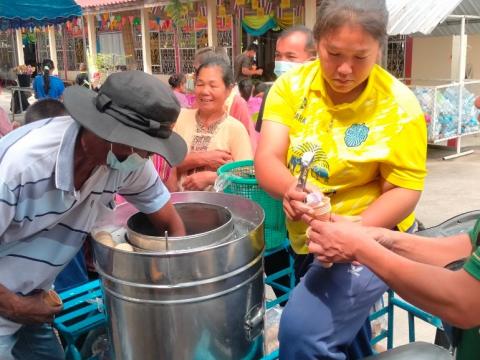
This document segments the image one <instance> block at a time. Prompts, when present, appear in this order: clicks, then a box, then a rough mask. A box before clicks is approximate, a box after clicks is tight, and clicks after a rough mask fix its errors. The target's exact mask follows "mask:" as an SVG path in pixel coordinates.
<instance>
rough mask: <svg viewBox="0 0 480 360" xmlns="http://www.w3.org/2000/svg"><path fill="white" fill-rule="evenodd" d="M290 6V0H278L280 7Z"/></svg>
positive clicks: (286, 7)
mask: <svg viewBox="0 0 480 360" xmlns="http://www.w3.org/2000/svg"><path fill="white" fill-rule="evenodd" d="M288 8H290V0H280V9H288Z"/></svg>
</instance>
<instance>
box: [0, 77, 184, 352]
mask: <svg viewBox="0 0 480 360" xmlns="http://www.w3.org/2000/svg"><path fill="white" fill-rule="evenodd" d="M64 103H65V106H66V108H67V110H68V111H69V113H70V115H71V116H63V117H55V118H49V119H43V120H39V121H36V122H34V123H31V124H28V125H25V126H23V127H21V128H19V129H17V130H15V131H13V132H11V133H10V134H9V135H8V136H5V137H3V138H2V139H1V140H0V214H1V215H2V216H0V359H2V360H4V359H27V358H28V359H30V358H32V356H33V358H39V359H63V358H64V354H63V350H62V348H61V346H60V344H59V342H58V340H57V338H56V337H55V334H54V332H53V331H52V328H51V326H50V325H49V324H48V323H51V321H52V319H53V316H54V314H56V313H58V312H59V311H61V306H52V305H48V304H47V302H45V301H44V294H45V291H47V290H48V289H50V288H51V286H52V283H53V281H54V279H55V277H56V276H57V274H58V273H59V272H60V271H61V270H62V269H63V268H64V267H65V266H66V265H67V264H68V263H69V261H70V260H71V259H72V258H73V257H74V256H75V254H76V253H78V251H79V249H80V248H81V246H82V244H83V241H84V239H85V238H86V236H87V234H88V233H89V232H90V230H91V228H92V227H93V225H94V223H95V221H96V220H97V219H99V218H101V217H102V215H104V214H108V213H109V212H110V211H111V209H112V208H113V206H112V204H113V198H114V195H115V194H116V193H118V194H121V195H122V196H123V197H125V198H126V199H127V201H129V202H131V203H132V204H133V205H134V206H135V207H136V208H137V209H138V210H140V211H142V212H144V213H146V214H147V216H148V217H149V219H150V221H151V222H152V224H153V225H154V226H155V227H157V228H158V229H161V230H162V231H164V230H167V231H168V232H169V234H170V235H172V236H175V235H182V234H184V233H185V229H184V225H183V222H182V221H181V219H180V217H179V216H178V213H177V212H176V211H175V208H174V207H173V205H172V203H171V202H170V194H169V192H168V191H167V189H166V188H165V186H164V185H163V184H162V182H161V181H160V180H159V178H158V175H157V173H156V171H155V169H154V167H153V164H152V162H151V161H148V156H149V154H151V153H157V154H159V155H161V156H162V157H164V158H165V159H166V161H168V162H169V163H170V165H172V166H174V165H176V164H177V163H179V162H180V161H182V160H183V158H184V156H185V154H186V152H187V147H186V144H185V142H184V141H183V140H182V139H181V138H180V136H178V135H177V134H175V133H173V132H172V130H171V129H172V127H173V125H174V124H175V121H176V119H177V116H178V114H179V111H180V106H179V104H178V102H177V100H176V98H175V95H173V93H172V92H171V90H170V89H169V87H168V86H166V85H164V84H163V83H161V82H160V81H159V80H157V79H156V78H154V77H153V76H151V75H147V74H145V73H143V72H140V71H127V72H121V73H116V74H113V75H111V76H110V77H109V78H108V79H107V80H106V82H105V84H104V85H103V86H102V88H101V90H100V92H99V93H98V94H97V93H95V92H93V91H90V90H88V89H86V88H84V87H80V86H73V87H70V88H68V89H67V90H66V91H65V93H64Z"/></svg>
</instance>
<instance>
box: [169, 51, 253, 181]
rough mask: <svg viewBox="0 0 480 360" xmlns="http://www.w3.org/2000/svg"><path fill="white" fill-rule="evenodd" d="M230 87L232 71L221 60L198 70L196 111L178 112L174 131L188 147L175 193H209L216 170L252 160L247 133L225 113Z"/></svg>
mask: <svg viewBox="0 0 480 360" xmlns="http://www.w3.org/2000/svg"><path fill="white" fill-rule="evenodd" d="M232 87H233V75H232V70H231V69H230V67H229V66H228V64H227V63H226V62H225V61H223V60H222V59H219V58H216V59H215V58H214V59H210V60H208V61H206V62H204V63H203V64H201V65H200V66H199V67H198V69H197V71H196V78H195V96H196V99H197V104H198V108H197V109H182V111H181V112H180V115H179V117H178V119H177V123H176V124H175V129H174V130H175V131H176V132H177V133H178V134H179V135H180V136H182V137H183V139H184V140H185V141H186V142H187V145H188V146H189V153H188V155H187V156H186V158H185V160H184V161H183V162H182V163H181V164H180V165H179V166H178V167H177V168H176V171H177V179H178V180H177V186H178V190H210V189H211V188H212V185H213V184H214V183H215V180H216V178H217V173H216V170H217V169H218V168H219V167H220V166H222V165H223V164H226V163H228V162H231V161H239V160H247V159H252V157H253V154H252V147H251V144H250V139H249V136H248V133H247V130H246V129H245V127H244V126H243V125H242V124H241V123H240V122H239V121H237V120H236V119H234V118H232V117H231V116H229V115H228V114H227V112H226V108H225V99H226V98H227V97H228V96H229V95H230V92H231V91H232Z"/></svg>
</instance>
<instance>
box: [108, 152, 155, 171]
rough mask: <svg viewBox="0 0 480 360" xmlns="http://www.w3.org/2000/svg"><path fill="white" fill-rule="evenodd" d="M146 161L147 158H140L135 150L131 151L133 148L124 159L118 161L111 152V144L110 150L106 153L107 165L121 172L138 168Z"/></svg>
mask: <svg viewBox="0 0 480 360" xmlns="http://www.w3.org/2000/svg"><path fill="white" fill-rule="evenodd" d="M147 161H148V159H144V158H142V157H141V156H140V155H138V154H137V153H136V152H133V150H132V153H131V154H130V155H128V157H127V158H126V159H125V160H123V161H120V160H118V159H117V157H116V156H115V154H114V153H113V151H112V147H111V146H110V151H109V152H108V154H107V165H108V166H109V167H110V168H112V169H115V170H118V171H122V172H132V171H135V170H138V169H140V168H141V167H143V166H144V165H145V163H146V162H147Z"/></svg>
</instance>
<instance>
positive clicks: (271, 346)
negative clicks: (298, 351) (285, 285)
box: [264, 305, 283, 354]
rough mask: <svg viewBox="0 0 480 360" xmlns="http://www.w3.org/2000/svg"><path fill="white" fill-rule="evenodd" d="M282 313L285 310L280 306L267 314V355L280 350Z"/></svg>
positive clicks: (265, 333)
mask: <svg viewBox="0 0 480 360" xmlns="http://www.w3.org/2000/svg"><path fill="white" fill-rule="evenodd" d="M282 311H283V308H282V307H281V306H280V305H275V306H274V307H272V308H270V309H268V310H267V311H266V312H265V329H264V340H265V354H270V353H271V352H273V351H275V350H276V349H278V329H279V327H280V318H281V317H282Z"/></svg>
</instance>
